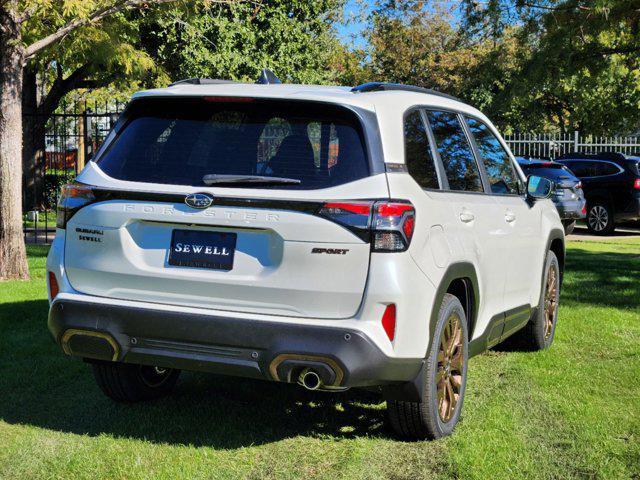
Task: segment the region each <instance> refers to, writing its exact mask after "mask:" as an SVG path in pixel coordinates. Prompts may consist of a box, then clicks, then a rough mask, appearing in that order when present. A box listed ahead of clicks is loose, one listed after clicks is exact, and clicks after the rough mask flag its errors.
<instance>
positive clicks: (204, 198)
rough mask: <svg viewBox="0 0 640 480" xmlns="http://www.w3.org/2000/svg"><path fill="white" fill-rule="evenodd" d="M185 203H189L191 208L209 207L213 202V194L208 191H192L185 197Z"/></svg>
mask: <svg viewBox="0 0 640 480" xmlns="http://www.w3.org/2000/svg"><path fill="white" fill-rule="evenodd" d="M184 203H186V204H187V205H189V206H190V207H191V208H198V209H203V208H208V207H210V206H211V204H212V203H213V197H211V195H207V194H206V193H192V194H191V195H187V196H186V197H185V199H184Z"/></svg>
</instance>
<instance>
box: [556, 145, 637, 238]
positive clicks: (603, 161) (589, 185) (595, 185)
mask: <svg viewBox="0 0 640 480" xmlns="http://www.w3.org/2000/svg"><path fill="white" fill-rule="evenodd" d="M557 161H558V162H560V163H562V164H564V165H566V166H567V167H569V168H570V169H571V171H572V172H573V173H574V174H575V175H576V176H577V177H578V178H580V180H582V188H583V189H584V195H585V197H586V199H587V227H589V230H591V232H593V233H595V234H598V235H607V234H610V233H612V232H613V231H614V230H615V228H616V222H622V221H635V220H640V168H639V166H638V164H639V163H640V157H634V156H629V155H623V154H621V153H615V152H609V153H599V154H595V155H589V154H584V153H570V154H567V155H563V156H562V157H560V158H558V159H557Z"/></svg>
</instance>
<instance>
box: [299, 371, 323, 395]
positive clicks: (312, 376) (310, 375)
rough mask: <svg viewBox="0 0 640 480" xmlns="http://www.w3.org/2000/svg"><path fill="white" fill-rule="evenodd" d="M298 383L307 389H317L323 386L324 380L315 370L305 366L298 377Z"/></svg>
mask: <svg viewBox="0 0 640 480" xmlns="http://www.w3.org/2000/svg"><path fill="white" fill-rule="evenodd" d="M298 383H299V384H300V385H302V386H303V387H304V388H306V389H307V390H317V389H319V388H320V387H321V386H322V380H321V379H320V375H318V374H317V373H316V372H315V371H314V370H312V369H310V368H305V369H304V370H302V373H300V376H299V377H298Z"/></svg>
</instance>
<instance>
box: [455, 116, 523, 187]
mask: <svg viewBox="0 0 640 480" xmlns="http://www.w3.org/2000/svg"><path fill="white" fill-rule="evenodd" d="M466 121H467V125H469V130H471V134H472V135H473V138H475V141H476V145H477V147H478V152H479V153H480V158H481V159H482V162H483V164H484V168H485V170H486V172H487V176H488V177H489V183H490V185H491V193H496V194H517V193H518V192H519V181H518V176H517V175H516V171H515V170H514V168H513V165H512V164H511V159H510V158H509V155H508V154H507V151H506V150H505V149H504V148H503V147H502V144H501V143H500V140H498V138H497V137H496V136H495V135H494V134H493V133H492V132H491V130H489V127H487V126H486V125H485V124H484V123H482V122H480V121H479V120H476V119H475V118H469V117H467V118H466Z"/></svg>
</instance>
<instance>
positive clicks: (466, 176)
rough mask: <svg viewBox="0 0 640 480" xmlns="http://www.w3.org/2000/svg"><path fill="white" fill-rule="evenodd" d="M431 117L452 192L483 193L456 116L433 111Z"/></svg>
mask: <svg viewBox="0 0 640 480" xmlns="http://www.w3.org/2000/svg"><path fill="white" fill-rule="evenodd" d="M427 117H428V118H429V123H430V124H431V129H432V131H433V136H434V137H435V141H436V146H437V147H438V153H439V154H440V159H441V160H442V164H443V166H444V170H445V173H446V175H447V180H448V181H449V188H450V189H451V190H464V191H470V192H482V191H483V188H482V181H481V180H480V171H479V170H478V165H477V164H476V161H475V158H474V156H473V152H472V150H471V146H470V145H469V141H468V140H467V137H466V135H465V133H464V130H463V128H462V125H461V124H460V122H459V120H458V116H457V115H456V114H455V113H449V112H438V111H433V110H429V111H427Z"/></svg>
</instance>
